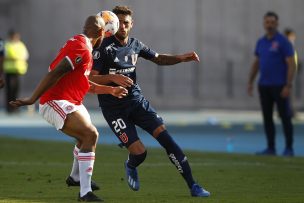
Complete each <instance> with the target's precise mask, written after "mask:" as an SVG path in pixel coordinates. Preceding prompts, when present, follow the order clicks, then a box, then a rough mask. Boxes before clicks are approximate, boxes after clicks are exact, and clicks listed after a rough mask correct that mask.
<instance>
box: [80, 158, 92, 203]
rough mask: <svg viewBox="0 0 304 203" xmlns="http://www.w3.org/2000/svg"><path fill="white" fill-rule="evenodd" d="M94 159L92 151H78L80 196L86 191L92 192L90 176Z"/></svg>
mask: <svg viewBox="0 0 304 203" xmlns="http://www.w3.org/2000/svg"><path fill="white" fill-rule="evenodd" d="M94 160H95V153H94V152H87V153H82V152H79V153H78V162H79V176H80V196H81V197H83V196H84V195H86V194H87V193H88V192H92V188H91V177H92V174H93V166H94Z"/></svg>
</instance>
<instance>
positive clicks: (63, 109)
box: [39, 100, 92, 130]
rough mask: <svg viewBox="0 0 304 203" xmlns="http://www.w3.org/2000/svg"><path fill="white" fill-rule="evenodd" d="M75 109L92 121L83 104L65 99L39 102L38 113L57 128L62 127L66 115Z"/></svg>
mask: <svg viewBox="0 0 304 203" xmlns="http://www.w3.org/2000/svg"><path fill="white" fill-rule="evenodd" d="M75 111H79V112H80V113H81V114H82V115H83V117H84V118H85V120H87V121H88V122H90V123H91V122H92V121H91V118H90V115H89V113H88V111H87V109H86V108H85V106H84V105H83V104H80V105H76V104H73V103H71V102H69V101H66V100H51V101H48V102H46V103H44V104H39V114H40V115H41V116H42V117H43V118H44V119H45V120H46V121H47V122H48V123H50V124H51V125H53V126H54V127H55V128H56V129H57V130H61V129H62V128H63V126H64V122H65V119H66V117H67V115H68V114H70V113H73V112H75Z"/></svg>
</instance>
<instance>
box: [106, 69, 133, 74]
mask: <svg viewBox="0 0 304 203" xmlns="http://www.w3.org/2000/svg"><path fill="white" fill-rule="evenodd" d="M134 71H135V67H131V68H125V69H120V70H117V69H116V68H110V69H109V74H128V73H133V72H134Z"/></svg>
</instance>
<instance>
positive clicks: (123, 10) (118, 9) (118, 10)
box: [112, 6, 133, 16]
mask: <svg viewBox="0 0 304 203" xmlns="http://www.w3.org/2000/svg"><path fill="white" fill-rule="evenodd" d="M112 11H113V13H115V14H116V15H118V14H122V15H130V16H132V14H133V11H132V10H131V9H130V8H129V7H128V6H115V8H113V10H112Z"/></svg>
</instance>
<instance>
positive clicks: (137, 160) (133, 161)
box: [127, 151, 147, 168]
mask: <svg viewBox="0 0 304 203" xmlns="http://www.w3.org/2000/svg"><path fill="white" fill-rule="evenodd" d="M146 156H147V151H145V152H144V153H142V154H138V155H133V154H129V157H128V162H127V164H128V166H129V167H130V168H136V167H137V166H139V165H140V164H141V163H142V162H144V160H145V159H146Z"/></svg>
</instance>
